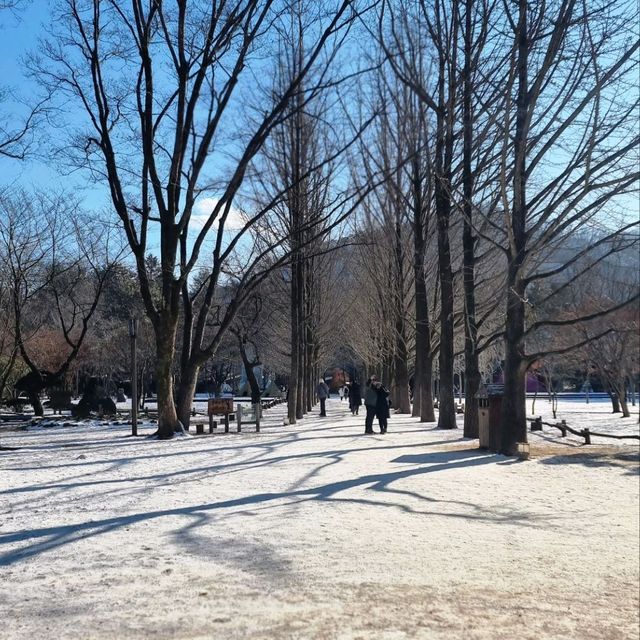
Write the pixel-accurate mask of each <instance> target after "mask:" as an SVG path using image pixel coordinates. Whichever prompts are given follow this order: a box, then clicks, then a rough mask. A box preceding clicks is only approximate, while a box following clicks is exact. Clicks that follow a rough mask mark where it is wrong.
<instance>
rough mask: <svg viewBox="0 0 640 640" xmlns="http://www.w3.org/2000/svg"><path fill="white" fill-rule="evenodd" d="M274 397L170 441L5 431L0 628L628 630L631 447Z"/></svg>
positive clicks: (498, 633)
mask: <svg viewBox="0 0 640 640" xmlns="http://www.w3.org/2000/svg"><path fill="white" fill-rule="evenodd" d="M538 402H540V400H538ZM592 407H593V406H592ZM284 410H285V409H284V407H283V406H279V407H275V408H273V409H270V410H269V411H268V412H267V414H266V419H265V421H264V424H263V427H262V432H261V433H260V434H256V433H254V432H252V431H250V430H249V429H250V428H251V427H248V428H247V430H243V433H241V434H236V433H234V432H232V433H229V434H224V433H217V434H214V435H206V436H198V437H186V438H176V439H174V440H172V441H170V442H158V441H156V440H150V439H147V438H131V437H128V435H127V434H128V427H126V425H125V426H122V425H121V426H109V427H105V426H91V427H87V426H74V427H52V428H48V429H44V428H40V429H34V430H28V431H15V432H8V433H5V432H3V433H2V434H1V435H2V444H3V445H5V446H12V447H20V449H18V450H15V451H4V452H1V453H0V617H1V619H2V620H3V627H2V631H1V632H0V636H1V637H2V638H3V639H6V640H13V639H27V638H28V639H29V640H34V639H39V638H61V639H62V638H83V639H85V638H96V639H107V638H115V639H128V638H157V639H164V638H180V639H196V638H203V639H204V638H224V639H228V638H231V639H235V638H251V639H256V638H338V639H344V640H346V639H356V638H361V639H369V638H376V639H377V638H382V639H389V640H391V639H393V640H395V639H405V638H407V639H408V638H435V639H445V638H446V639H449V638H470V639H489V638H492V639H493V638H498V639H500V638H504V639H507V638H508V639H511V638H516V637H517V638H525V639H526V638H530V639H538V638H549V639H551V638H589V639H593V638H595V639H599V638H601V639H605V638H611V639H616V640H617V639H620V638H634V639H635V638H637V637H638V632H639V619H638V618H639V601H638V597H639V596H638V593H639V591H638V590H639V567H638V551H639V544H640V543H639V528H640V521H639V506H638V505H639V488H640V487H639V476H638V446H637V444H635V443H634V444H629V443H627V444H620V443H617V446H616V447H615V448H614V447H608V448H607V449H606V450H604V449H603V448H602V447H600V448H598V447H594V448H591V449H587V448H582V447H577V446H576V444H575V443H573V447H574V448H571V447H567V446H566V445H562V447H561V446H560V445H557V444H554V446H557V447H561V448H558V452H557V453H555V451H552V453H553V455H546V456H544V457H539V458H536V459H533V460H530V461H528V462H519V461H517V460H515V459H513V458H505V457H503V456H498V455H493V454H488V453H484V452H482V451H480V450H478V449H477V441H472V440H465V439H463V438H462V433H461V431H460V430H457V431H439V430H437V429H434V428H433V425H420V424H419V423H417V422H416V420H415V419H413V418H410V417H409V416H395V415H394V416H392V418H391V420H390V425H389V433H388V434H386V435H384V436H382V435H374V436H365V435H363V434H362V432H363V421H364V417H363V416H362V415H361V416H359V417H355V418H354V417H352V416H351V415H350V413H349V412H348V409H347V407H346V403H340V401H339V400H334V399H332V400H330V401H329V402H328V414H329V415H328V417H327V418H324V419H321V418H319V417H318V416H317V415H316V413H317V411H316V412H314V413H313V414H312V415H310V416H308V417H307V418H306V419H305V420H304V421H302V422H301V423H299V424H298V425H296V426H282V422H283V421H282V418H283V415H284ZM537 412H539V410H538V411H537ZM581 415H582V414H581ZM561 417H563V416H559V418H561ZM580 419H589V418H588V416H587V418H584V417H582V418H580ZM609 420H610V422H611V424H613V422H612V421H613V420H618V419H617V418H616V419H612V418H611V417H609ZM631 420H634V419H633V418H632V419H627V421H631ZM635 420H636V421H637V416H636V418H635ZM567 422H569V424H572V422H571V421H570V420H567ZM620 424H622V423H620V422H617V423H615V426H616V428H617V426H618V425H620ZM625 424H626V423H625ZM635 424H636V425H637V422H635ZM582 426H588V425H582ZM152 430H153V428H152V427H151V426H150V425H146V426H144V425H143V426H142V427H141V428H140V431H141V432H143V433H145V432H146V433H151V432H152ZM632 432H633V429H632ZM636 432H637V431H636ZM540 438H541V437H540V436H538V435H535V439H540ZM543 438H549V436H543ZM537 441H538V440H535V442H537ZM532 442H534V439H533V438H532ZM569 444H571V443H569ZM532 446H533V445H532Z"/></svg>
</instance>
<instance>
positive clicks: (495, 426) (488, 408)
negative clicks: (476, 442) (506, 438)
mask: <svg viewBox="0 0 640 640" xmlns="http://www.w3.org/2000/svg"><path fill="white" fill-rule="evenodd" d="M503 397H504V385H502V384H489V385H486V386H485V385H483V386H481V388H480V389H479V390H478V393H477V394H476V398H477V399H478V435H479V438H480V448H481V449H488V450H489V451H498V450H499V449H500V438H501V435H502V434H501V420H502V398H503Z"/></svg>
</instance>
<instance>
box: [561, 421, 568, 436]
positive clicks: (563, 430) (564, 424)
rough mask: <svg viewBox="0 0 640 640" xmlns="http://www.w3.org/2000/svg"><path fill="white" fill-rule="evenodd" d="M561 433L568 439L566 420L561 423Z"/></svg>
mask: <svg viewBox="0 0 640 640" xmlns="http://www.w3.org/2000/svg"><path fill="white" fill-rule="evenodd" d="M560 433H561V434H562V437H563V438H566V437H567V421H566V420H562V421H561V422H560Z"/></svg>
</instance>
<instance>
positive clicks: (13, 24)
mask: <svg viewBox="0 0 640 640" xmlns="http://www.w3.org/2000/svg"><path fill="white" fill-rule="evenodd" d="M49 7H50V2H47V1H46V0H30V1H27V0H22V2H21V4H20V10H19V11H18V12H17V13H14V12H11V11H6V10H5V11H2V12H1V13H0V85H2V86H3V87H4V88H5V89H8V90H10V91H11V92H12V93H13V94H14V95H15V96H16V97H17V98H18V99H22V100H26V101H29V100H32V99H33V98H34V97H35V96H36V95H37V91H38V89H37V87H36V86H35V84H34V83H33V82H32V81H31V80H30V79H29V78H28V77H27V76H26V71H25V68H24V64H23V61H24V58H25V57H26V56H27V55H28V54H29V52H30V51H32V50H34V49H35V50H37V47H38V39H39V37H40V36H41V35H43V34H44V33H45V28H46V25H47V24H48V22H49ZM20 109H21V107H20V105H16V104H14V103H12V102H11V101H10V99H6V100H5V104H4V105H3V111H4V114H7V113H13V114H14V115H15V114H19V113H20ZM4 114H3V115H4ZM33 149H34V151H35V156H32V157H31V158H30V159H29V160H26V161H16V160H7V159H4V158H0V172H1V173H2V176H3V180H2V182H3V185H8V184H13V185H16V186H23V187H25V188H27V189H30V188H32V187H36V188H51V189H55V190H59V189H71V190H73V192H74V194H76V195H78V196H80V197H81V199H82V200H83V202H84V203H85V204H86V206H87V207H89V208H100V207H102V206H104V203H105V202H106V198H105V197H104V195H103V194H102V193H99V192H98V191H97V190H96V188H95V187H94V186H93V185H92V186H91V187H89V186H88V185H87V183H86V181H84V180H81V178H80V176H78V177H77V179H76V177H75V176H68V175H61V174H60V172H59V171H58V170H57V168H56V166H55V164H54V163H53V162H48V161H47V158H46V157H39V154H38V151H39V150H40V149H41V147H40V146H39V145H38V144H37V142H36V144H35V145H34V147H33Z"/></svg>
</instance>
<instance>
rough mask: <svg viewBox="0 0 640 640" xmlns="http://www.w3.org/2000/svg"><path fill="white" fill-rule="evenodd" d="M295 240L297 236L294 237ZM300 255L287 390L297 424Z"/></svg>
mask: <svg viewBox="0 0 640 640" xmlns="http://www.w3.org/2000/svg"><path fill="white" fill-rule="evenodd" d="M293 240H294V242H295V237H294V239H293ZM297 270H298V257H297V256H296V257H295V258H294V259H293V260H292V264H291V361H290V366H289V390H288V392H287V416H288V419H289V424H295V423H296V420H297V415H298V405H297V403H298V395H299V394H298V387H299V381H300V361H299V356H300V350H299V344H300V336H299V334H298V333H299V329H300V323H299V321H298V311H299V301H298V298H299V295H300V292H299V290H298V275H297Z"/></svg>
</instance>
